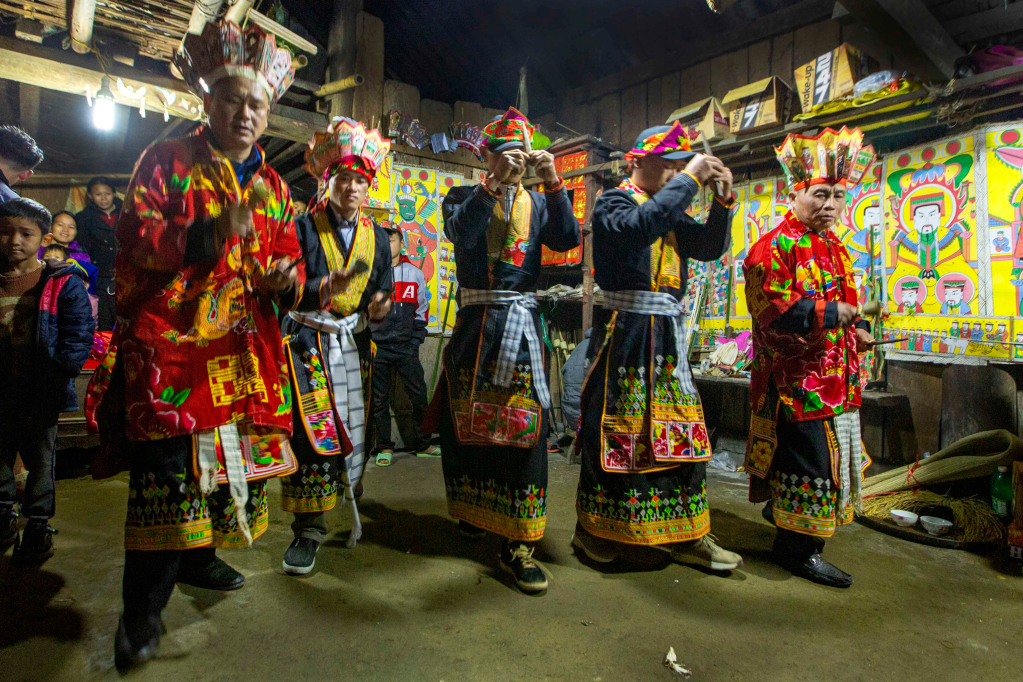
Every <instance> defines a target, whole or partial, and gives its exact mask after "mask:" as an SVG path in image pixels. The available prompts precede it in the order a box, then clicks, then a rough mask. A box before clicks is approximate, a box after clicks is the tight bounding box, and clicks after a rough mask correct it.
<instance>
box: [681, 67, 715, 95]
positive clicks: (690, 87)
mask: <svg viewBox="0 0 1023 682" xmlns="http://www.w3.org/2000/svg"><path fill="white" fill-rule="evenodd" d="M679 93H680V104H679V106H685V105H687V104H692V103H693V102H697V101H699V100H701V99H704V98H706V97H710V95H711V82H710V61H706V62H700V63H699V64H693V65H692V66H690V67H689V68H687V69H683V70H682V71H681V72H680V73H679Z"/></svg>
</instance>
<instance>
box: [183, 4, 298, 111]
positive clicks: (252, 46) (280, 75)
mask: <svg viewBox="0 0 1023 682" xmlns="http://www.w3.org/2000/svg"><path fill="white" fill-rule="evenodd" d="M174 63H175V64H176V65H177V67H178V69H180V70H181V75H182V77H183V78H184V79H185V82H186V83H188V86H189V87H190V88H191V89H192V92H194V93H195V94H196V95H198V96H200V97H202V96H203V94H204V93H207V92H209V91H210V89H211V88H212V87H213V85H214V84H215V83H216V82H217V81H219V80H220V79H221V78H227V77H229V76H239V77H242V78H251V79H252V80H254V81H256V82H258V83H259V84H260V85H262V86H263V88H265V89H266V91H267V94H268V95H269V97H270V100H271V101H277V100H278V99H280V96H281V95H283V94H284V92H285V90H287V89H288V88H289V87H290V86H291V84H292V82H294V80H295V65H294V64H293V62H292V58H291V51H290V50H289V49H288V48H286V47H277V40H276V38H274V36H273V34H270V33H267V32H265V31H264V30H263V29H261V28H260V27H259V26H257V25H255V24H249V25H248V26H246V27H245V29H244V30H242V29H241V28H240V27H239V26H238V24H236V23H234V22H233V21H226V20H225V21H219V22H210V23H208V24H206V26H205V28H203V30H202V33H201V34H199V35H195V34H192V33H189V34H188V35H186V36H185V41H184V43H183V44H182V46H181V50H179V51H178V53H177V54H175V55H174Z"/></svg>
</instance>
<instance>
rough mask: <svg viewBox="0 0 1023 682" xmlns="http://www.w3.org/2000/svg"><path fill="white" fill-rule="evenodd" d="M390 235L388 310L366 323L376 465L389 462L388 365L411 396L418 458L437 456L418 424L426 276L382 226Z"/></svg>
mask: <svg viewBox="0 0 1023 682" xmlns="http://www.w3.org/2000/svg"><path fill="white" fill-rule="evenodd" d="M384 231H385V232H387V237H388V239H389V240H390V247H391V277H392V279H393V280H394V293H392V294H391V311H390V312H389V313H387V317H385V318H384V320H383V322H380V323H379V324H372V325H370V327H371V329H372V331H373V342H374V343H375V344H376V345H377V352H376V355H375V356H374V357H373V418H374V419H375V420H376V426H377V459H376V462H377V466H389V465H390V463H391V458H392V457H393V456H394V441H392V440H391V401H390V398H391V396H390V393H391V369H392V368H393V369H396V370H398V374H399V375H400V376H401V380H402V383H404V385H405V392H406V393H408V397H409V399H410V400H411V401H412V420H413V421H414V422H415V424H416V441H415V443H413V444H412V447H413V449H414V451H415V452H416V453H417V454H419V455H420V456H422V457H437V456H439V455H440V448H439V447H437V446H436V445H430V434H428V433H423V432H422V431H421V430H420V429H421V427H422V423H423V415H424V414H425V413H426V405H427V402H428V401H427V399H426V379H425V378H424V376H423V364H422V363H421V362H420V361H419V347H420V346H421V345H423V341H424V340H425V339H426V316H427V312H428V311H429V308H428V306H427V303H426V278H425V277H424V276H423V271H422V270H420V269H419V268H417V267H416V266H415V265H414V264H413V263H412V261H410V260H409V259H408V257H407V256H403V255H401V247H402V242H403V241H404V240H403V239H402V234H401V231H400V230H399V229H398V228H397V227H394V226H391V225H385V226H384Z"/></svg>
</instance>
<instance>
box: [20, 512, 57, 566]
mask: <svg viewBox="0 0 1023 682" xmlns="http://www.w3.org/2000/svg"><path fill="white" fill-rule="evenodd" d="M51 556H53V529H52V528H50V526H49V524H47V523H45V522H44V523H37V522H36V521H34V520H33V521H29V523H28V526H27V527H26V528H25V532H24V533H23V534H22V536H21V544H19V545H18V547H17V548H15V550H14V554H13V555H12V556H11V560H12V561H13V562H14V563H16V564H41V563H43V562H44V561H46V560H47V559H49V558H50V557H51Z"/></svg>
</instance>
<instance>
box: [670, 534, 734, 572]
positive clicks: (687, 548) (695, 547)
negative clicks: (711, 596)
mask: <svg viewBox="0 0 1023 682" xmlns="http://www.w3.org/2000/svg"><path fill="white" fill-rule="evenodd" d="M671 560H672V561H677V562H678V563H680V564H696V565H698V566H704V567H706V568H709V569H710V570H712V571H731V570H734V569H736V568H739V566H742V557H741V556H739V555H738V554H736V553H735V552H729V551H728V550H727V549H722V548H721V547H718V545H717V543H716V542H714V540H713V539H712V538H711V536H710V535H704V536H703V537H702V538H700V539H699V540H695V541H693V542H680V543H678V544H675V545H672V547H671Z"/></svg>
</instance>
